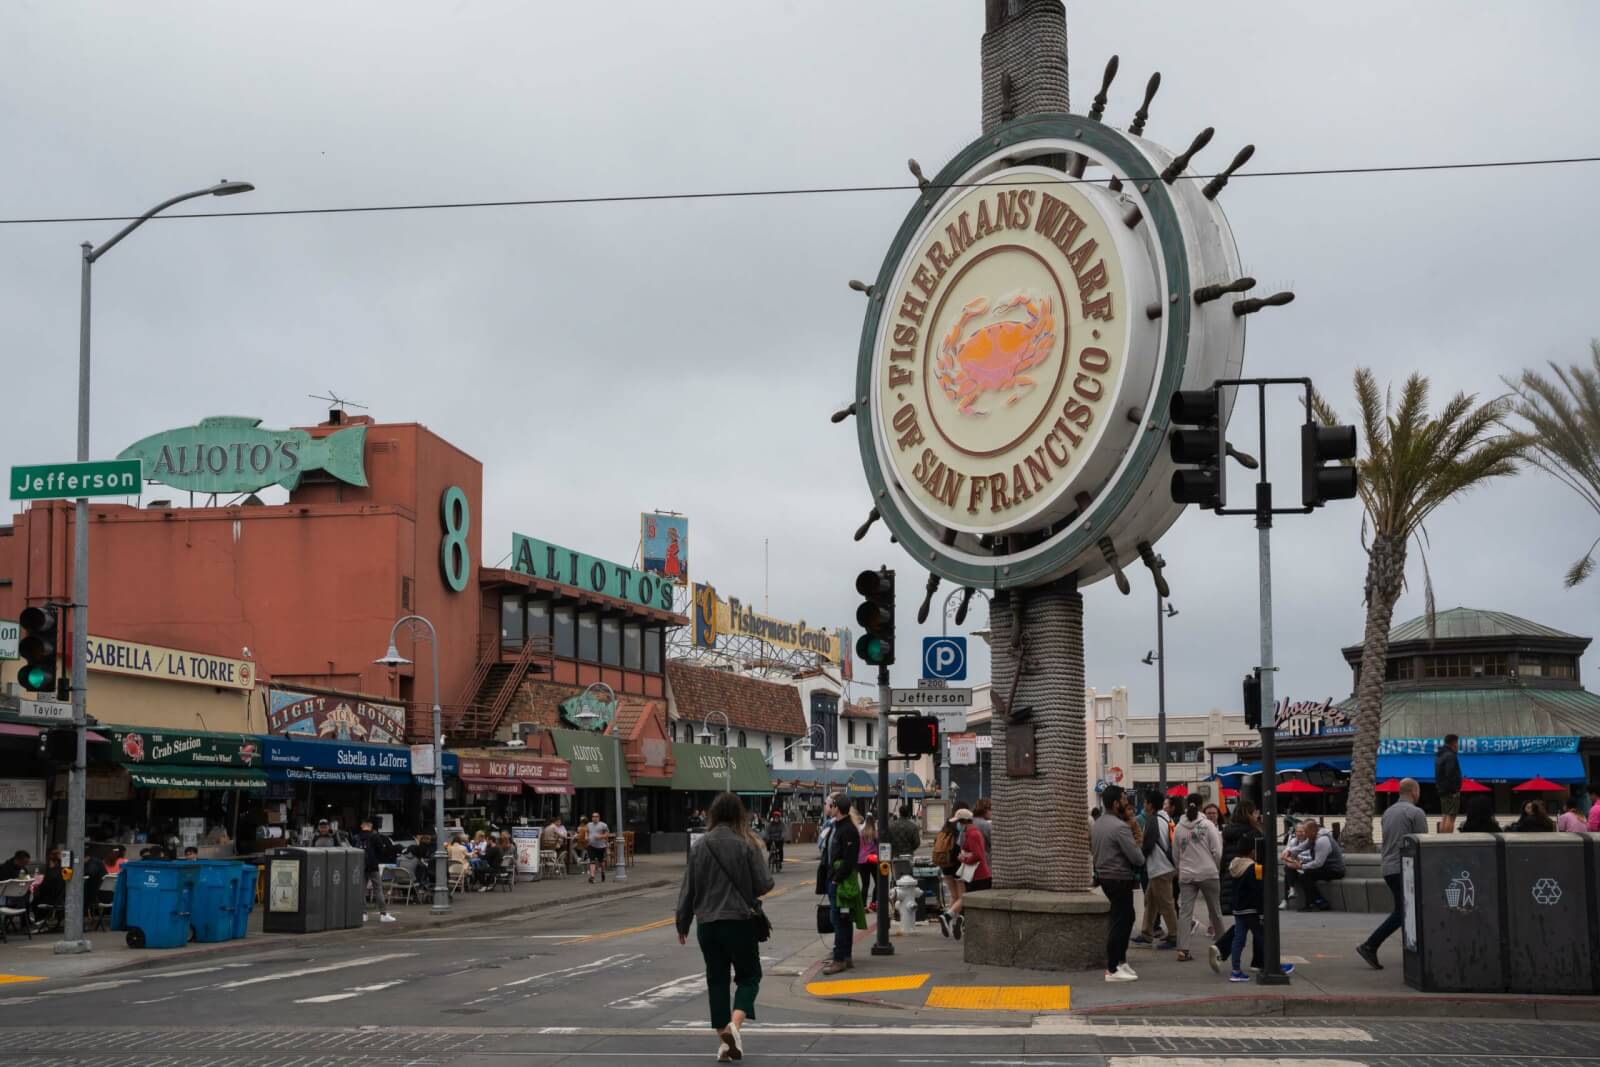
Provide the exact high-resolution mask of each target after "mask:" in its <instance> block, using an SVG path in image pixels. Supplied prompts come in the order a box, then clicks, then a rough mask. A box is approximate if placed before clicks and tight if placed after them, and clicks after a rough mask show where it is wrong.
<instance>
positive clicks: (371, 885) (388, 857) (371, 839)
mask: <svg viewBox="0 0 1600 1067" xmlns="http://www.w3.org/2000/svg"><path fill="white" fill-rule="evenodd" d="M352 844H354V846H355V847H356V848H359V849H360V850H361V851H362V852H364V853H366V862H365V865H364V870H365V873H366V889H367V891H369V892H370V893H371V894H372V895H373V896H374V897H376V898H377V901H378V919H379V921H381V922H386V923H392V922H394V921H395V918H394V916H393V915H390V914H389V902H388V901H387V900H385V899H384V896H383V874H382V868H383V867H384V866H387V865H392V864H393V863H395V861H397V860H398V859H399V858H400V850H399V849H398V848H396V847H395V844H394V840H393V839H392V838H390V837H389V835H388V834H385V833H380V832H378V831H377V830H374V829H373V828H372V820H371V819H362V820H361V832H360V833H358V834H356V838H355V841H354V842H352ZM361 921H362V922H366V921H367V912H366V909H365V908H363V909H362V911H361Z"/></svg>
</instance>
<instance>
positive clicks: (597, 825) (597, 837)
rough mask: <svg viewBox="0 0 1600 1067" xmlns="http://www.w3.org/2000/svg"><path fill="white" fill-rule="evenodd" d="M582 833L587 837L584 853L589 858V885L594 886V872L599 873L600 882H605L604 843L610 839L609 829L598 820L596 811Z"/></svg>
mask: <svg viewBox="0 0 1600 1067" xmlns="http://www.w3.org/2000/svg"><path fill="white" fill-rule="evenodd" d="M583 829H584V832H585V833H586V834H587V835H588V837H587V840H588V845H587V846H585V851H586V852H587V853H588V856H589V884H590V885H593V884H594V876H595V872H596V871H598V872H599V873H600V880H601V881H602V882H604V881H605V880H606V842H607V841H608V840H610V838H611V827H609V826H607V825H606V824H605V822H604V820H602V819H601V818H600V813H599V812H598V811H597V812H595V813H594V814H592V815H590V816H589V821H588V822H587V823H585V824H584V827H583Z"/></svg>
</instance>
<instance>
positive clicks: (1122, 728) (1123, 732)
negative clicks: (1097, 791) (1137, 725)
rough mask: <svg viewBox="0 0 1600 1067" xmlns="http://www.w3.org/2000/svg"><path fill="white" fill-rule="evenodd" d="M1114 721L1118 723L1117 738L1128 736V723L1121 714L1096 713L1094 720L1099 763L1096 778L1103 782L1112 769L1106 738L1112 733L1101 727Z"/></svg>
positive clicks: (1096, 752) (1096, 755)
mask: <svg viewBox="0 0 1600 1067" xmlns="http://www.w3.org/2000/svg"><path fill="white" fill-rule="evenodd" d="M1113 723H1115V724H1117V732H1116V738H1117V740H1118V741H1121V740H1122V739H1123V738H1125V737H1127V736H1128V724H1127V723H1125V722H1123V721H1122V719H1121V718H1120V717H1119V716H1116V715H1104V716H1102V715H1099V714H1096V716H1095V720H1094V747H1095V762H1096V763H1097V764H1098V773H1097V774H1096V775H1095V780H1096V781H1097V782H1102V783H1103V782H1105V778H1106V772H1108V771H1109V770H1110V769H1111V766H1110V764H1111V760H1110V759H1109V758H1108V757H1109V754H1108V753H1107V752H1106V751H1105V748H1106V739H1107V738H1108V737H1109V736H1110V735H1109V734H1107V733H1106V732H1105V731H1104V730H1103V729H1101V727H1103V726H1108V725H1111V724H1113Z"/></svg>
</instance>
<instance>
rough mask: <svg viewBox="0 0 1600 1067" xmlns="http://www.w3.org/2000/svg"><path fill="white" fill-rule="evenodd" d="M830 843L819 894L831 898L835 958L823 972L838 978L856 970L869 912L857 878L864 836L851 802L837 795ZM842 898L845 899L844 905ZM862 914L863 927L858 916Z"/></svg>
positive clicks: (824, 848)
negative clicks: (858, 932)
mask: <svg viewBox="0 0 1600 1067" xmlns="http://www.w3.org/2000/svg"><path fill="white" fill-rule="evenodd" d="M826 810H827V814H828V817H829V818H830V819H832V820H833V821H832V822H830V823H829V824H828V829H827V840H826V841H825V842H823V843H822V857H821V862H820V863H819V864H818V865H817V893H818V895H819V896H825V897H827V898H828V918H829V919H830V920H831V921H832V923H833V958H832V959H830V960H829V961H828V963H827V965H826V966H825V967H823V968H822V973H823V974H838V973H840V972H841V971H848V970H850V969H851V968H852V967H854V966H855V961H854V960H853V959H852V958H851V956H852V954H853V949H854V947H855V938H856V934H855V932H856V929H857V927H858V926H859V928H861V929H863V930H864V929H866V926H867V917H866V911H865V909H864V908H863V907H862V905H861V879H860V878H859V877H857V875H856V864H857V862H858V860H857V857H858V856H860V854H861V834H860V833H858V832H857V830H856V824H855V823H854V822H852V821H851V819H850V798H849V797H848V796H846V795H845V794H843V793H835V794H834V795H833V796H831V797H829V798H828V806H827V809H826ZM841 896H842V897H843V898H844V899H843V900H842V901H841ZM858 910H859V911H860V916H859V919H860V921H859V923H858V922H857V915H856V912H857V911H858Z"/></svg>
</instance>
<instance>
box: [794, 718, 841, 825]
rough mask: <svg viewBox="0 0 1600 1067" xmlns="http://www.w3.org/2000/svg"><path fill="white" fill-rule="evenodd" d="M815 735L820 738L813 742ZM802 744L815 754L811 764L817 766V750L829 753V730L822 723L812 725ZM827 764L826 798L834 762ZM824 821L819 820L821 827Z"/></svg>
mask: <svg viewBox="0 0 1600 1067" xmlns="http://www.w3.org/2000/svg"><path fill="white" fill-rule="evenodd" d="M813 734H815V735H816V736H817V738H818V740H817V741H813V740H811V736H812V735H813ZM800 744H801V746H802V747H804V748H805V749H806V750H807V751H809V752H811V753H813V755H812V757H811V762H812V764H813V765H815V763H816V762H817V758H816V756H815V754H814V753H815V752H816V751H817V749H818V748H819V747H820V748H821V749H822V750H823V751H824V752H826V751H828V731H827V728H826V727H824V726H823V725H822V724H821V723H820V722H814V723H812V724H811V729H809V730H807V731H806V739H805V740H804V741H801V742H800ZM826 763H827V766H826V767H824V768H823V770H822V792H823V795H824V796H826V795H827V792H828V771H829V770H830V769H831V768H832V766H833V761H832V760H827V761H826ZM823 811H824V812H826V811H827V805H826V804H824V805H823ZM823 821H824V820H822V819H819V820H818V823H819V825H820V823H821V822H823Z"/></svg>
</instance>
